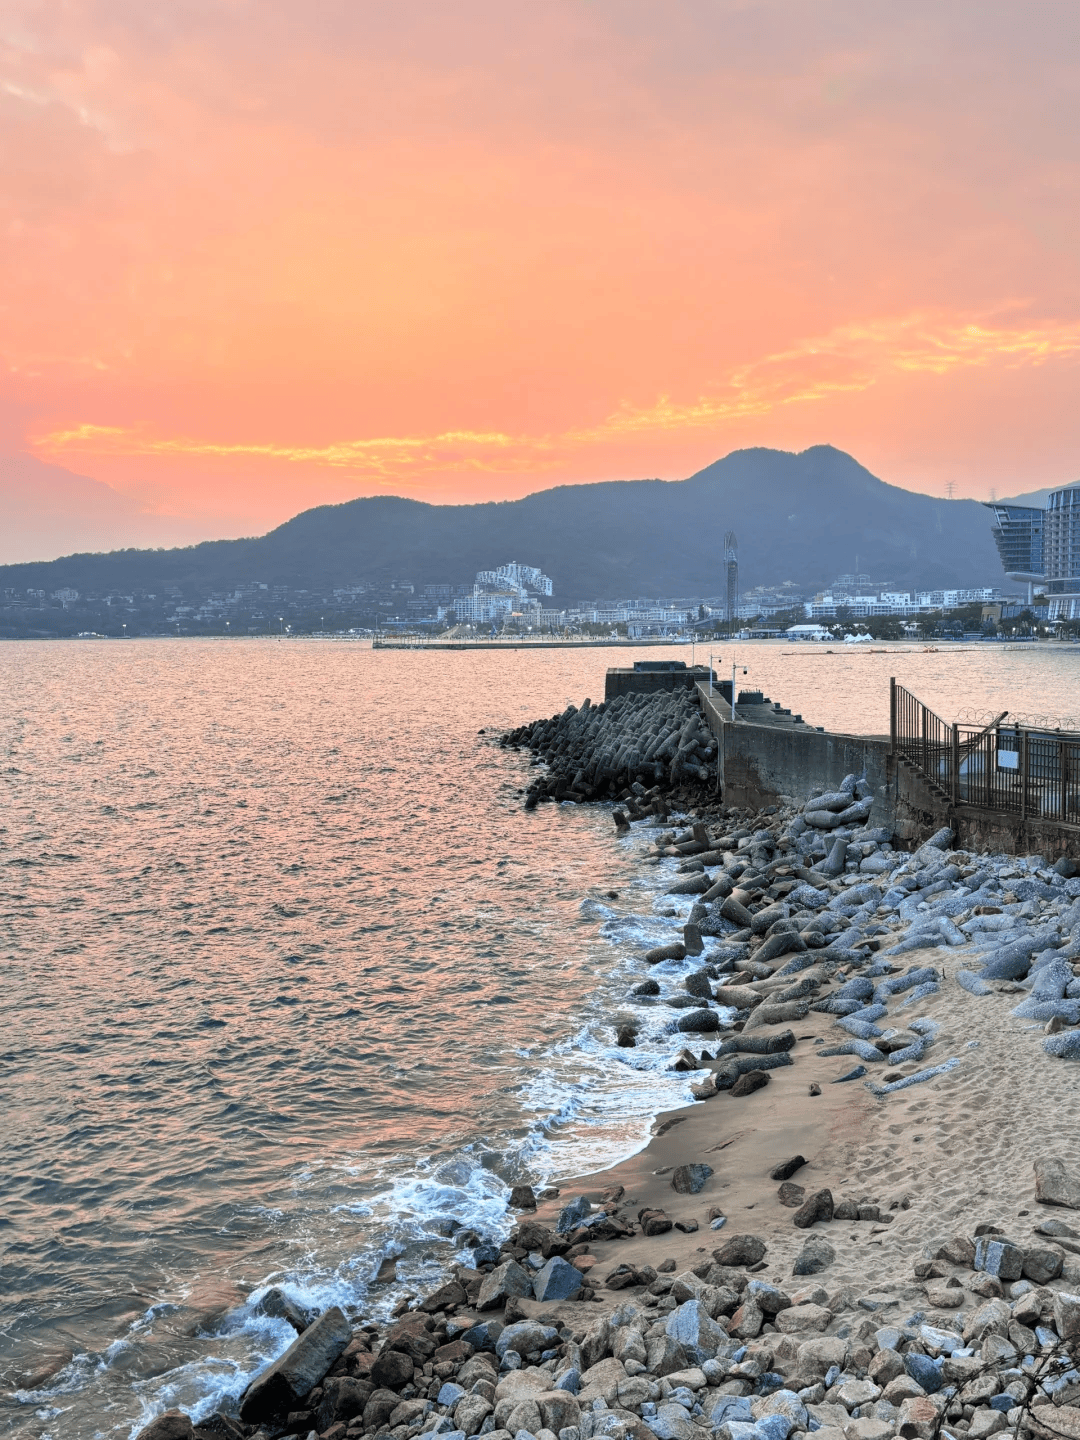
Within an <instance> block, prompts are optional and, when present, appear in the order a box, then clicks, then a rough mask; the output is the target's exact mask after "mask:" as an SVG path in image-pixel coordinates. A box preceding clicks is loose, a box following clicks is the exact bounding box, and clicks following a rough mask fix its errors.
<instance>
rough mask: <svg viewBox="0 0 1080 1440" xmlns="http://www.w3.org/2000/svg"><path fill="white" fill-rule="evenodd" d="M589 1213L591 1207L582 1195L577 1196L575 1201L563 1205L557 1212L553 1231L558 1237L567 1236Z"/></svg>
mask: <svg viewBox="0 0 1080 1440" xmlns="http://www.w3.org/2000/svg"><path fill="white" fill-rule="evenodd" d="M591 1211H592V1206H591V1205H590V1204H589V1202H588V1200H586V1198H585V1196H584V1195H579V1196H578V1197H577V1199H576V1200H571V1201H570V1203H569V1205H564V1206H563V1207H562V1209H561V1210H560V1211H559V1218H558V1220H557V1221H556V1222H555V1229H556V1230H557V1231H558V1233H559V1234H560V1235H569V1234H570V1233H571V1232H572V1231H574V1230H576V1229H577V1228H578V1226H579V1225H581V1224H582V1223H583V1222H584V1221H585V1220H586V1219H587V1218H588V1216H589V1214H590V1213H591Z"/></svg>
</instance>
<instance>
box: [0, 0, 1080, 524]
mask: <svg viewBox="0 0 1080 1440" xmlns="http://www.w3.org/2000/svg"><path fill="white" fill-rule="evenodd" d="M1078 57H1080V6H1078V5H1077V4H1076V3H1075V0H1062V3H1057V0H1045V3H1040V0H1033V3H1028V4H1023V5H1020V4H1016V3H1014V0H1009V3H1001V0H960V3H950V0H933V3H923V0H914V3H912V0H905V3H903V4H898V3H896V0H887V3H885V0H815V3H813V4H808V3H804V0H665V3H663V4H660V3H638V0H565V3H564V0H540V3H534V4H522V3H513V0H510V3H507V0H499V3H494V0H453V3H443V0H422V3H417V0H394V3H391V4H385V3H384V4H370V3H364V0H348V3H338V0H323V3H320V0H314V3H312V0H307V3H299V0H8V3H7V4H6V5H5V6H4V7H3V14H2V16H0V136H2V144H0V163H2V165H3V184H2V187H0V246H2V264H0V355H2V367H3V369H2V373H3V388H2V394H0V452H2V453H3V454H5V455H9V456H10V455H13V454H15V453H17V452H20V451H25V452H28V453H29V454H30V455H31V456H33V457H36V458H37V459H38V460H41V461H45V462H48V463H49V464H51V465H58V466H63V467H65V468H66V469H69V470H74V471H76V472H78V473H79V474H82V475H88V476H92V477H95V478H96V479H98V480H101V481H105V482H108V484H110V485H112V486H114V487H116V488H117V489H118V490H120V491H123V492H125V493H126V494H127V495H129V496H131V497H132V498H133V499H135V500H136V501H137V502H138V504H139V505H140V506H144V507H150V508H151V509H153V510H154V511H155V512H157V513H167V514H172V515H176V516H183V517H188V518H189V519H191V520H192V521H193V522H195V523H196V524H197V526H198V527H201V529H202V532H203V533H205V534H206V535H212V534H217V533H223V534H224V533H238V531H242V530H244V529H247V530H249V531H250V530H253V529H264V528H266V527H267V526H269V525H271V524H274V523H277V522H279V521H280V520H282V519H284V518H286V517H287V516H288V515H291V514H293V513H295V512H296V511H298V510H300V509H303V508H305V507H306V506H308V505H312V504H317V503H320V502H324V501H328V500H341V499H346V498H349V497H352V496H355V495H364V494H374V493H380V492H389V493H396V494H405V495H410V496H415V497H417V498H422V499H431V500H444V501H445V500H454V501H458V500H475V499H490V498H505V497H512V496H517V495H521V494H524V493H527V492H528V491H530V490H536V489H540V488H544V487H547V486H549V485H553V484H558V483H561V482H564V481H578V480H598V479H611V478H630V477H637V476H652V475H656V476H662V477H665V478H672V479H674V478H679V477H682V476H685V475H687V474H690V473H692V472H693V471H694V470H696V469H699V468H700V467H701V466H703V465H705V464H707V463H709V462H710V461H711V460H714V459H716V458H717V457H719V456H720V455H722V454H725V453H726V452H728V451H729V450H732V449H735V448H738V447H741V446H747V445H772V446H779V447H782V448H785V449H802V448H804V447H806V446H808V445H812V444H817V443H823V442H828V443H831V444H834V445H837V446H839V447H841V448H843V449H846V450H849V451H850V452H852V453H853V454H854V455H855V456H856V457H857V458H858V459H860V460H861V461H862V462H863V463H864V464H866V465H868V466H869V467H870V468H871V469H872V470H873V471H874V472H875V473H876V474H878V475H880V476H881V477H882V478H883V479H886V480H889V481H892V482H894V483H898V484H902V485H905V486H908V487H909V488H912V489H919V490H927V491H931V492H933V493H936V494H943V493H945V487H946V486H947V485H948V484H949V483H950V482H951V483H952V484H953V485H954V487H955V494H956V495H957V496H973V497H978V498H985V497H986V496H987V495H989V493H990V491H991V489H995V490H996V491H997V493H998V494H1005V493H1015V492H1017V491H1021V490H1026V489H1027V490H1030V489H1034V488H1036V487H1039V486H1044V485H1047V484H1054V483H1066V482H1068V481H1071V480H1075V479H1077V478H1078V476H1080V399H1078V397H1080V387H1078V381H1080V285H1078V278H1080V236H1078V233H1077V232H1078V220H1080V197H1078V184H1077V182H1078V153H1080V121H1078V116H1080V60H1078Z"/></svg>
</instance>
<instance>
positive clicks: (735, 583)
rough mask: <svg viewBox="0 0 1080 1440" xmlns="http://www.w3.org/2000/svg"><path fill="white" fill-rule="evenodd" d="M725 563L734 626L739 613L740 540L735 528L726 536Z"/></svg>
mask: <svg viewBox="0 0 1080 1440" xmlns="http://www.w3.org/2000/svg"><path fill="white" fill-rule="evenodd" d="M724 563H725V565H726V566H727V618H728V624H729V625H732V626H733V625H734V624H735V621H736V620H737V619H738V614H739V542H738V540H736V539H735V531H734V530H729V531H728V532H727V534H726V535H725V536H724Z"/></svg>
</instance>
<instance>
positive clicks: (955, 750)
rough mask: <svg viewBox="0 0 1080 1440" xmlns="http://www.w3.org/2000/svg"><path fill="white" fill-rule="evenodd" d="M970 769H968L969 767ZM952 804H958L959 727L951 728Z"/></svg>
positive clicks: (955, 725)
mask: <svg viewBox="0 0 1080 1440" xmlns="http://www.w3.org/2000/svg"><path fill="white" fill-rule="evenodd" d="M969 768H970V767H969ZM952 803H953V805H954V806H956V805H959V803H960V726H959V725H957V724H954V725H953V727H952Z"/></svg>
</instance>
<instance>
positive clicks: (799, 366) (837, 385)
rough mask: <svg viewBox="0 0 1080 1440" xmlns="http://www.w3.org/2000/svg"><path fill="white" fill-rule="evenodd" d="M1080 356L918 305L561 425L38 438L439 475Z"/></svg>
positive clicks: (373, 472) (129, 450)
mask: <svg viewBox="0 0 1080 1440" xmlns="http://www.w3.org/2000/svg"><path fill="white" fill-rule="evenodd" d="M1077 356H1080V320H1077V321H1049V322H1043V323H1035V322H1016V323H1011V324H1010V323H1005V322H1002V321H990V320H988V319H986V318H985V317H977V318H961V319H956V318H955V317H954V318H949V317H943V316H940V315H935V314H933V313H929V312H926V313H918V314H912V315H907V316H902V317H897V318H891V319H880V320H872V321H867V322H853V323H851V324H847V325H842V326H838V327H836V328H835V329H833V330H830V331H829V332H827V333H826V334H824V335H819V336H813V337H810V338H807V339H805V340H801V341H799V342H798V343H796V344H794V345H792V346H789V347H788V348H786V349H783V350H779V351H776V352H774V353H772V354H767V355H763V356H760V357H758V358H757V359H755V360H751V361H748V362H746V363H745V364H742V365H739V366H735V367H733V368H731V369H730V370H729V372H728V373H727V374H726V375H724V376H723V377H721V378H718V379H717V380H716V382H715V383H714V384H713V385H711V386H710V387H709V389H708V390H707V391H706V392H705V393H703V394H700V395H698V396H696V397H694V398H692V399H686V400H680V399H678V398H675V397H672V396H668V395H664V396H661V397H660V398H659V399H657V400H656V401H655V402H654V403H652V404H650V405H645V406H642V405H636V404H633V403H631V402H629V401H627V402H624V403H623V404H621V405H620V406H619V407H618V408H617V409H616V410H615V411H614V412H613V413H611V414H609V415H608V416H606V417H605V418H604V419H603V420H601V421H599V422H598V423H596V424H593V425H582V426H576V427H573V428H570V429H567V430H564V431H562V432H559V433H555V434H541V435H529V434H507V433H505V432H503V431H500V430H492V431H484V430H479V431H478V430H449V431H443V432H440V433H438V434H432V435H390V436H371V437H366V438H362V439H349V440H336V441H333V442H331V443H329V444H325V445H311V444H305V445H300V444H297V445H289V444H282V443H278V442H267V441H261V440H235V441H224V440H212V439H206V438H198V437H193V436H184V435H179V436H175V435H174V436H170V435H157V434H154V433H153V432H152V431H151V430H150V429H149V427H143V426H134V427H129V428H125V427H121V426H109V425H97V424H92V423H85V424H80V425H77V426H74V427H72V428H68V429H62V430H53V431H50V432H49V433H47V434H43V435H41V436H39V437H38V438H37V439H36V441H35V442H34V448H35V449H36V451H37V452H38V454H40V455H42V456H48V457H50V458H54V459H55V458H62V457H64V456H68V455H83V456H99V457H105V456H127V457H138V456H145V457H159V458H162V457H181V456H183V457H188V458H190V459H199V458H203V459H217V460H230V459H234V460H241V459H253V460H266V461H271V462H283V463H285V464H303V465H307V466H313V467H316V468H319V467H322V468H326V469H331V470H345V471H348V472H350V473H352V474H355V475H357V476H362V477H364V478H365V479H367V480H368V481H369V482H372V483H378V482H385V483H388V484H389V483H391V482H393V481H395V480H398V479H400V478H403V477H408V476H421V475H424V474H430V473H434V472H440V473H454V472H459V473H463V472H470V471H473V472H489V473H498V474H512V473H521V472H525V471H537V472H543V471H545V470H549V469H552V468H555V467H558V466H564V465H565V464H566V463H567V461H572V460H573V459H574V458H575V457H579V456H584V455H587V454H588V453H589V452H590V451H591V450H593V449H595V448H596V447H600V446H603V445H605V444H609V443H611V442H614V441H618V440H620V439H622V440H625V439H629V438H632V437H635V436H645V435H649V434H668V435H671V434H677V433H678V432H681V431H694V430H701V429H716V430H720V429H722V428H723V427H724V426H725V425H727V424H729V423H738V422H739V421H742V420H745V419H750V418H752V417H757V416H763V415H768V414H770V413H771V412H773V411H776V410H777V409H779V408H781V407H787V406H796V405H804V404H815V403H818V404H820V403H822V402H825V401H827V400H829V399H830V398H832V397H833V396H836V395H838V394H841V393H844V392H858V391H865V390H868V389H869V388H871V387H872V386H874V385H876V384H879V383H880V382H882V381H884V380H886V379H888V378H889V377H890V376H896V375H898V374H904V373H907V374H924V375H928V376H948V375H951V374H953V373H955V372H956V371H959V370H964V369H971V368H974V367H980V368H985V367H991V366H998V367H1003V368H1017V367H1021V366H1038V365H1044V364H1048V363H1052V362H1061V361H1070V360H1074V359H1076V358H1077Z"/></svg>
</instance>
